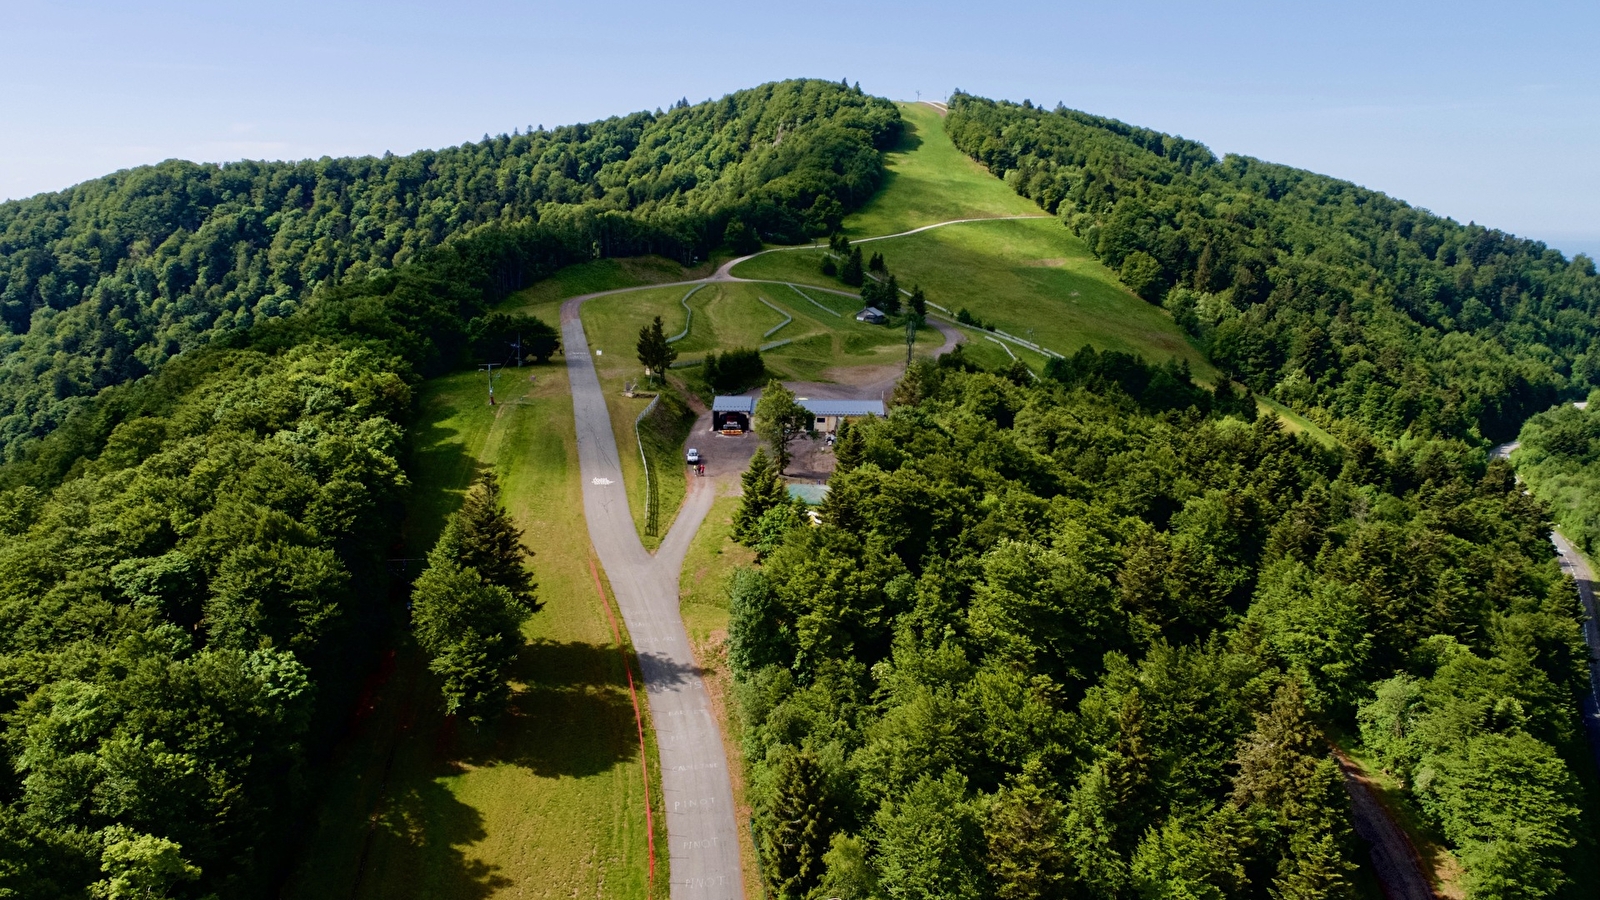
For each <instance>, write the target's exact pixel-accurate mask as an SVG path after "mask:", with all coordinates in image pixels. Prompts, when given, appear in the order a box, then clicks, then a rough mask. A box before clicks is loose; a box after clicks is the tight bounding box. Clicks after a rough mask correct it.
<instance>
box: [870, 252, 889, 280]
mask: <svg viewBox="0 0 1600 900" xmlns="http://www.w3.org/2000/svg"><path fill="white" fill-rule="evenodd" d="M867 271H869V272H877V273H878V274H879V275H884V274H887V273H888V271H889V264H888V263H886V262H884V261H883V254H882V253H874V254H872V259H870V260H868V261H867Z"/></svg>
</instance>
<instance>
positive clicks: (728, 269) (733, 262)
mask: <svg viewBox="0 0 1600 900" xmlns="http://www.w3.org/2000/svg"><path fill="white" fill-rule="evenodd" d="M1053 218H1055V216H1052V215H1049V214H1048V213H1040V214H1038V215H1028V216H974V217H973V218H970V219H950V220H947V221H944V222H935V223H933V224H932V225H924V226H922V227H921V228H913V229H911V230H910V231H897V232H895V233H894V234H880V235H875V236H873V237H864V238H856V239H854V240H852V241H851V242H850V243H851V245H852V246H853V245H855V244H868V243H871V242H872V241H887V240H890V239H892V238H901V237H905V236H907V235H911V234H921V233H922V232H924V231H929V230H931V229H934V228H943V227H945V226H946V225H960V224H962V223H963V222H1004V221H1009V220H1011V219H1053ZM826 246H828V245H827V244H796V245H795V246H793V247H771V248H768V249H766V250H762V251H759V252H757V253H752V254H750V255H749V256H741V257H739V258H738V259H730V260H728V261H727V262H725V263H723V264H722V265H720V266H718V267H717V273H716V274H715V275H712V276H711V277H710V278H708V279H706V280H707V281H753V280H756V279H751V278H739V277H737V276H735V275H734V274H733V267H734V266H737V265H738V264H740V263H742V262H746V261H749V260H752V259H755V258H756V257H758V256H762V255H764V254H767V253H784V252H787V251H790V250H816V249H817V248H819V247H826ZM852 296H854V295H852Z"/></svg>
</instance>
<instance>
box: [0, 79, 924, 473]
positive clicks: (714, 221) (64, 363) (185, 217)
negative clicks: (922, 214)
mask: <svg viewBox="0 0 1600 900" xmlns="http://www.w3.org/2000/svg"><path fill="white" fill-rule="evenodd" d="M899 129H900V118H899V113H898V111H897V110H896V109H895V108H894V105H893V104H891V103H889V102H888V101H886V100H882V99H879V98H876V97H869V96H866V95H863V94H861V93H860V92H859V91H857V90H853V89H851V88H847V87H844V86H842V85H840V84H839V83H837V82H831V81H817V80H797V81H783V82H774V83H771V84H766V85H762V86H761V87H757V88H752V89H750V90H745V91H739V92H736V93H733V94H729V95H728V96H726V97H723V98H721V99H720V100H708V101H706V102H704V103H700V104H695V105H683V106H675V107H674V108H673V109H671V110H669V111H667V112H665V113H649V112H639V113H633V114H631V115H627V116H621V117H615V118H611V119H605V120H603V121H599V122H591V123H587V124H582V125H570V126H564V127H561V128H556V129H554V130H548V131H547V130H543V129H540V130H534V131H530V132H528V133H525V134H513V135H500V136H498V137H487V136H486V137H485V139H484V140H482V141H478V142H470V143H464V144H462V145H460V146H458V147H452V148H447V149H444V150H425V151H420V152H418V153H413V154H411V155H409V156H393V155H385V156H382V157H359V158H345V159H329V158H323V159H320V160H308V161H303V162H287V163H274V162H252V161H246V162H238V163H228V164H224V165H210V164H196V163H188V162H182V161H178V160H171V161H168V162H164V163H161V164H159V165H155V166H144V167H140V168H136V169H130V170H125V171H122V172H118V173H116V174H113V175H108V176H106V177H104V178H98V179H94V180H92V181H87V182H84V183H82V184H80V185H77V186H76V187H73V188H70V189H68V190H65V191H61V192H58V193H51V194H40V195H38V196H35V197H31V198H28V199H26V200H16V201H9V202H5V203H0V459H15V458H16V457H17V455H18V454H19V453H20V452H21V450H22V448H23V447H25V446H27V445H28V444H29V443H30V442H31V441H32V440H33V439H36V438H38V437H41V436H43V435H45V434H47V433H49V432H50V431H51V430H53V429H54V428H56V427H58V426H60V425H61V424H62V422H64V421H65V420H66V419H67V418H68V417H69V416H70V415H72V414H73V413H74V412H75V411H80V410H83V409H84V408H85V406H86V404H87V402H88V400H89V398H92V397H93V396H94V395H95V394H96V393H97V392H98V391H100V390H101V389H103V388H105V387H107V386H108V385H113V384H120V383H123V382H126V381H129V380H131V379H134V378H138V377H139V376H141V375H144V374H146V373H148V372H151V371H153V370H155V369H156V368H158V367H160V366H161V365H162V364H163V363H164V362H165V361H166V360H168V359H170V358H171V357H173V356H174V355H176V354H178V353H181V352H185V351H189V350H193V349H195V348H197V347H200V346H203V345H205V344H207V343H210V342H213V341H217V340H225V339H227V338H228V336H229V335H235V334H237V333H239V332H241V331H243V330H245V329H248V328H249V327H250V326H251V325H253V324H255V323H260V322H270V321H274V320H280V319H283V318H285V317H288V316H290V315H292V313H293V312H294V311H295V310H296V309H298V308H300V307H302V306H304V305H305V304H306V302H307V300H308V299H309V298H310V297H311V296H312V295H314V294H315V293H316V292H317V290H318V289H319V288H324V287H327V286H331V285H336V284H341V283H343V284H350V283H357V284H359V283H360V282H362V281H363V280H365V279H367V278H369V277H372V276H375V275H383V274H385V273H391V272H393V271H394V270H395V269H396V268H397V267H401V266H403V265H404V264H405V263H407V262H408V261H411V260H417V259H419V258H422V257H424V256H425V255H426V254H427V251H428V250H429V249H430V248H434V247H439V246H441V245H443V244H447V243H450V242H451V241H453V240H456V239H458V238H461V237H463V236H466V235H469V234H472V233H474V232H476V231H479V230H482V229H485V228H500V227H503V226H506V225H510V224H517V223H522V224H531V223H539V224H541V225H543V226H545V228H546V229H547V230H548V231H551V232H561V233H563V234H566V235H568V236H569V238H570V240H569V243H570V245H571V251H572V253H573V254H574V256H575V259H574V260H572V261H576V258H592V257H594V256H622V255H634V254H642V253H661V254H665V255H668V256H672V257H676V258H678V259H680V260H682V261H683V262H686V263H687V262H689V261H690V260H691V259H692V258H694V257H697V256H698V257H700V258H704V257H705V256H706V255H707V254H708V253H709V251H710V250H711V249H712V248H714V247H716V246H718V245H719V244H721V243H723V238H724V233H725V229H726V226H727V224H728V223H729V222H730V220H732V219H735V218H737V219H738V220H740V221H741V222H742V223H745V225H746V226H747V228H748V230H749V232H750V234H751V235H752V236H753V237H756V238H758V239H764V240H772V241H780V242H784V241H799V240H802V239H804V238H806V237H807V236H811V235H822V234H828V233H831V232H832V231H833V230H834V229H835V228H837V226H838V221H839V218H840V217H841V216H842V215H843V214H844V213H845V212H848V211H849V210H851V209H854V208H856V207H857V206H859V205H860V204H862V203H863V202H865V201H866V200H867V198H868V197H870V196H871V195H872V193H873V192H874V190H876V188H877V186H878V183H879V181H880V179H881V177H882V172H883V162H882V154H881V152H880V151H881V150H883V149H885V148H887V147H890V146H892V145H893V144H894V142H895V141H896V140H897V138H898V135H899ZM522 274H523V273H514V272H511V271H509V270H507V271H502V272H496V273H494V276H495V277H496V278H497V279H499V280H501V282H502V283H501V284H500V287H501V288H506V287H515V286H517V285H516V284H507V283H505V279H508V278H517V279H519V280H520V277H521V275H522ZM519 283H520V281H519Z"/></svg>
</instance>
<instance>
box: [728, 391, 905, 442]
mask: <svg viewBox="0 0 1600 900" xmlns="http://www.w3.org/2000/svg"><path fill="white" fill-rule="evenodd" d="M799 403H800V405H801V406H803V407H805V409H806V411H807V412H809V413H811V430H812V431H820V432H823V433H824V434H829V433H832V432H834V431H837V430H838V428H839V422H840V420H842V419H848V418H852V417H857V416H880V417H881V416H883V415H885V412H884V408H883V401H882V400H812V399H809V398H806V397H801V398H800V399H799ZM755 414H756V398H754V397H743V396H738V395H733V396H728V395H723V396H718V397H713V398H712V400H711V430H712V431H749V430H750V420H751V419H753V418H754V417H755Z"/></svg>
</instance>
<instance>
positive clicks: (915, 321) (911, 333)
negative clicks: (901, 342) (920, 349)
mask: <svg viewBox="0 0 1600 900" xmlns="http://www.w3.org/2000/svg"><path fill="white" fill-rule="evenodd" d="M921 325H922V317H921V316H918V315H916V314H914V313H913V314H912V315H909V316H906V368H908V369H909V368H911V351H912V350H913V349H914V348H915V347H916V345H917V328H918V327H919V326H921Z"/></svg>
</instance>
